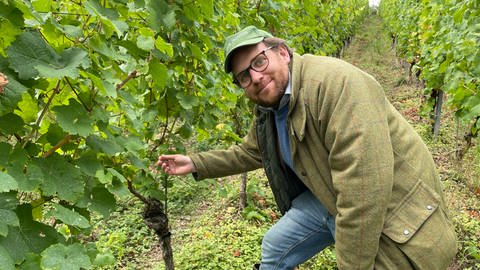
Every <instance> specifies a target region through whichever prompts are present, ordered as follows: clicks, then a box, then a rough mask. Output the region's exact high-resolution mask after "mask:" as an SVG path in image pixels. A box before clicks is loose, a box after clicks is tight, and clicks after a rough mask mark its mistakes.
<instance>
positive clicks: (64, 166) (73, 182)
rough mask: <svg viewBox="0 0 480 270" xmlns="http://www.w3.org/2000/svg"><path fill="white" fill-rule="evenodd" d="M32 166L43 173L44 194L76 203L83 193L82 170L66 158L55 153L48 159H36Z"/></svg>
mask: <svg viewBox="0 0 480 270" xmlns="http://www.w3.org/2000/svg"><path fill="white" fill-rule="evenodd" d="M32 164H35V165H36V166H38V167H39V168H40V169H41V170H42V173H43V176H44V181H43V183H42V187H43V192H44V194H45V195H47V196H54V195H57V194H58V197H59V198H60V199H63V200H67V201H70V202H75V201H76V200H77V199H78V198H79V197H80V196H81V194H82V193H83V182H82V178H81V173H80V170H79V169H78V168H77V167H75V166H73V165H72V164H70V163H69V162H67V161H66V160H65V158H64V157H62V156H60V155H58V154H56V153H54V154H53V155H51V156H50V157H48V158H36V159H34V160H32Z"/></svg>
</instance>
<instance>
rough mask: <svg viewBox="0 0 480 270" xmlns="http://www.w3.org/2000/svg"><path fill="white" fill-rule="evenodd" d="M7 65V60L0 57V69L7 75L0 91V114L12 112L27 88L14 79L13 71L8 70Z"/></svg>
mask: <svg viewBox="0 0 480 270" xmlns="http://www.w3.org/2000/svg"><path fill="white" fill-rule="evenodd" d="M7 65H8V63H7V60H6V59H5V58H2V57H0V70H2V72H3V73H4V74H5V75H7V76H8V81H9V83H8V84H7V86H6V87H5V90H4V91H3V93H0V116H1V115H4V114H6V113H9V112H12V111H13V110H14V109H15V108H17V103H18V102H19V101H20V100H21V99H22V95H23V94H24V93H25V92H26V91H27V90H28V88H26V87H25V86H23V85H22V84H21V83H19V82H18V81H17V80H16V77H15V76H14V75H13V73H9V72H8V71H9V70H7V69H8V67H7Z"/></svg>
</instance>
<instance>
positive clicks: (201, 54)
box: [188, 44, 204, 60]
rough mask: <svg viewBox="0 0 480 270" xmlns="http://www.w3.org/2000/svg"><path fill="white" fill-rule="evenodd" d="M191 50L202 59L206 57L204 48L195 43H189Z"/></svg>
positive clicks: (194, 55)
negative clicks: (203, 51)
mask: <svg viewBox="0 0 480 270" xmlns="http://www.w3.org/2000/svg"><path fill="white" fill-rule="evenodd" d="M188 47H189V48H190V51H191V52H192V54H193V57H195V58H197V59H198V60H202V59H203V58H204V56H203V53H202V50H201V49H200V48H199V47H198V46H197V45H195V44H188Z"/></svg>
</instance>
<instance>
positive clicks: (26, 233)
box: [0, 204, 65, 263]
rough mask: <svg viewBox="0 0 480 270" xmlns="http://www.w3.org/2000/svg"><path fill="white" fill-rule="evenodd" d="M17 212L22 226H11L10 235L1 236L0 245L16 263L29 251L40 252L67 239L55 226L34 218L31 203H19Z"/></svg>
mask: <svg viewBox="0 0 480 270" xmlns="http://www.w3.org/2000/svg"><path fill="white" fill-rule="evenodd" d="M15 212H16V214H17V216H18V219H19V221H20V226H19V227H9V230H8V235H7V236H6V237H1V236H0V247H3V248H4V249H5V250H6V251H7V252H8V254H10V256H11V258H12V259H13V261H14V262H15V263H20V262H22V261H23V260H24V259H25V257H26V255H27V254H28V253H31V252H32V253H40V252H42V251H43V250H44V249H46V248H47V247H49V246H50V245H52V244H54V243H58V242H64V241H65V239H64V238H63V237H62V236H61V235H60V234H58V233H57V231H56V230H55V229H54V228H52V227H50V226H48V225H45V224H43V223H40V222H37V221H34V220H33V218H32V206H31V205H30V204H22V205H19V206H18V207H17V209H16V210H15Z"/></svg>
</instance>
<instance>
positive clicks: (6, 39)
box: [0, 19, 22, 56]
mask: <svg viewBox="0 0 480 270" xmlns="http://www.w3.org/2000/svg"><path fill="white" fill-rule="evenodd" d="M0 29H2V35H0V55H3V56H6V53H5V51H4V48H7V47H8V46H9V45H10V44H11V43H12V42H13V41H14V40H15V37H16V36H18V35H20V34H21V33H22V31H21V30H20V29H18V28H17V27H16V26H14V25H13V24H12V23H11V22H10V21H8V20H2V19H0Z"/></svg>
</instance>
